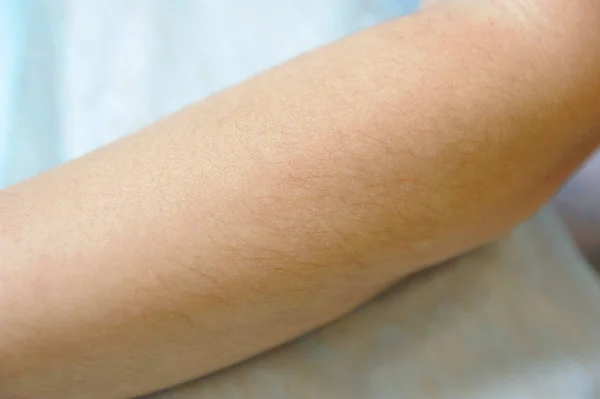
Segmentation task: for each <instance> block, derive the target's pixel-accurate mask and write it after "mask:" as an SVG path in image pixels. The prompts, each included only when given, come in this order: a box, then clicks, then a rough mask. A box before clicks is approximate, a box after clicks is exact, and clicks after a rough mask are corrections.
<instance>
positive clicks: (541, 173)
mask: <svg viewBox="0 0 600 399" xmlns="http://www.w3.org/2000/svg"><path fill="white" fill-rule="evenodd" d="M544 29H546V28H543V27H540V28H538V27H536V28H535V29H526V28H524V27H523V24H522V21H520V19H519V18H516V17H515V14H513V13H511V12H506V11H496V9H495V8H486V7H485V6H482V7H481V9H480V10H479V12H478V13H475V14H474V13H468V14H467V13H464V12H462V10H459V9H452V10H446V9H436V10H432V11H431V12H428V13H424V14H421V15H416V16H412V17H409V18H406V19H403V20H400V21H394V22H392V23H389V24H386V25H382V26H379V27H376V28H374V29H371V30H369V31H366V32H363V33H361V34H359V35H357V36H354V37H352V38H349V39H347V40H343V41H341V42H339V43H337V44H334V45H332V46H329V47H327V48H324V49H322V50H319V51H316V52H314V53H311V54H309V55H307V56H304V57H301V58H299V59H297V60H294V61H292V62H291V63H288V64H286V65H284V66H282V67H279V68H277V69H275V70H273V71H271V72H269V73H267V74H265V75H262V76H260V77H257V78H255V79H253V80H251V81H249V82H247V83H245V84H243V85H240V86H238V87H235V88H232V89H230V90H227V91H225V92H223V93H220V94H217V95H215V96H213V97H211V98H209V99H208V100H206V101H204V102H203V103H200V104H198V105H196V106H193V107H191V108H189V109H187V110H184V111H182V112H180V113H179V114H177V115H174V116H172V117H170V118H167V119H165V120H163V121H161V122H160V123H158V124H156V125H154V126H151V127H150V128H148V129H145V130H144V131H143V132H141V133H139V134H137V135H134V136H131V137H130V138H128V139H126V140H122V141H120V142H118V143H115V144H114V145H112V146H109V147H107V148H105V149H103V150H101V151H98V152H96V153H93V154H91V155H89V156H87V157H84V158H82V159H79V160H76V161H74V162H72V163H70V164H67V165H65V166H63V167H61V168H58V169H56V170H54V171H52V172H50V173H47V174H45V175H42V176H40V177H37V178H35V179H33V180H31V181H28V182H25V183H22V184H20V185H17V186H14V187H12V188H9V189H7V190H5V191H4V192H2V193H1V194H0V195H1V196H2V225H1V227H0V228H1V231H0V232H1V236H0V254H1V255H0V256H2V260H1V261H2V266H1V269H0V274H1V275H2V279H1V280H2V282H1V283H0V284H1V291H0V354H2V356H3V358H2V359H0V386H2V387H3V388H0V396H1V395H2V394H4V393H3V392H2V389H6V390H8V393H9V394H13V393H14V394H15V395H17V394H18V395H21V396H25V397H32V398H33V397H44V398H47V399H52V398H61V399H68V398H77V399H81V398H96V397H101V398H112V397H114V398H120V397H128V396H133V395H136V394H140V393H143V392H147V391H151V390H154V389H158V388H161V387H165V386H168V385H171V384H175V383H178V382H181V381H184V380H186V379H191V378H193V377H196V376H199V375H202V374H206V373H208V372H211V371H213V370H215V369H218V368H221V367H224V366H226V365H229V364H231V363H234V362H236V361H239V360H242V359H244V358H247V357H249V356H251V355H253V354H256V353H258V352H260V351H263V350H265V349H267V348H269V347H272V346H274V345H277V344H280V343H282V342H285V341H286V340H289V339H291V338H293V337H295V336H297V335H299V334H301V333H302V332H304V331H307V330H308V329H311V328H314V327H316V326H318V325H321V324H323V323H325V322H326V321H328V320H331V319H332V318H334V317H337V316H339V315H341V314H343V313H344V312H346V311H348V310H350V309H351V308H352V307H354V306H356V305H357V304H359V303H360V302H362V301H364V300H365V299H367V298H369V297H370V296H372V295H374V294H375V293H377V292H379V291H380V290H381V289H383V288H384V287H386V286H387V285H389V284H391V283H392V282H394V281H395V280H396V279H398V278H400V277H402V276H404V275H406V274H407V273H410V272H412V271H414V270H416V269H418V268H419V267H422V266H424V265H430V264H434V263H436V262H438V261H441V260H443V259H445V258H447V257H449V256H452V255H455V254H457V253H459V252H461V251H465V250H468V249H470V248H472V247H474V246H477V245H479V244H481V243H483V242H485V241H487V240H490V239H492V238H494V237H496V236H497V235H498V234H501V233H502V232H503V231H505V230H506V229H508V228H510V227H511V226H513V225H514V224H515V223H517V222H518V221H519V220H521V219H522V218H524V217H526V216H528V215H529V214H530V213H531V212H532V211H534V210H535V209H536V208H537V207H538V206H539V205H540V204H541V203H542V202H543V201H545V200H546V199H547V198H548V197H549V196H550V195H551V194H552V193H553V192H554V190H555V189H556V188H557V187H558V185H559V184H560V183H561V182H562V180H563V179H564V178H565V177H566V176H567V175H568V174H569V173H570V172H571V170H572V169H573V168H574V167H576V166H577V164H578V163H579V162H580V161H581V160H582V159H583V158H584V157H585V155H586V154H587V153H589V152H590V151H591V150H592V148H593V146H594V145H595V144H596V142H597V139H596V138H594V137H592V135H591V134H588V132H589V131H590V129H591V127H592V126H593V125H594V124H595V123H596V122H597V120H596V115H595V114H596V110H597V109H598V105H600V98H598V93H597V92H596V90H595V88H596V87H600V86H599V84H600V77H599V76H598V72H599V70H600V69H599V68H598V67H599V65H598V64H600V62H599V61H600V60H599V57H598V54H595V53H594V52H590V48H594V47H593V46H592V45H595V46H596V48H600V44H599V43H598V41H597V40H596V41H595V42H593V43H590V41H592V39H591V38H585V39H586V40H584V41H583V42H582V41H578V42H576V43H575V45H573V43H570V42H569V41H568V40H569V38H568V37H565V32H566V33H569V34H571V32H575V30H573V31H571V30H566V31H563V30H561V29H562V27H561V28H552V29H550V28H548V32H549V35H551V36H548V37H544V36H543V35H542V36H540V34H539V31H543V30H544ZM565 29H567V28H565ZM573 34H574V33H573ZM552 35H554V36H552ZM596 37H598V36H596ZM573 57H574V59H573ZM511 164H512V165H520V166H519V172H518V173H514V171H515V169H512V170H511V169H510V168H508V165H511ZM537 182H539V184H538V183H537ZM5 387H6V388H5Z"/></svg>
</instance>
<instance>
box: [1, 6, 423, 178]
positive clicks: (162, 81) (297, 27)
mask: <svg viewBox="0 0 600 399" xmlns="http://www.w3.org/2000/svg"><path fill="white" fill-rule="evenodd" d="M417 3H418V0H280V1H272V0H219V1H213V0H0V59H1V60H2V62H0V187H2V186H5V185H8V184H11V183H14V182H16V181H19V180H21V179H24V178H26V177H29V176H32V175H34V174H36V173H39V172H41V171H43V170H46V169H48V168H50V167H52V166H55V165H57V164H59V163H61V162H64V161H66V160H68V159H70V158H73V157H76V156H79V155H81V154H83V153H85V152H87V151H90V150H92V149H94V148H96V147H98V146H100V145H102V144H105V143H107V142H110V141H112V140H114V139H116V138H118V137H120V136H123V135H125V134H128V133H131V132H133V131H135V130H137V129H139V128H140V127H141V126H143V125H145V124H147V123H150V122H151V121H153V120H155V119H157V118H159V117H161V116H163V115H165V114H167V113H170V112H172V111H174V110H176V109H178V108H180V107H182V106H183V105H185V104H187V103H190V102H193V101H197V100H198V99H201V98H203V97H205V96H206V95H208V94H210V93H211V92H214V91H216V90H219V89H221V88H223V87H225V86H227V85H230V84H232V83H235V82H238V81H240V80H243V79H245V78H247V77H248V76H250V75H252V74H254V73H256V72H258V71H261V70H263V69H265V68H268V67H270V66H272V65H274V64H277V63H279V62H281V61H283V60H285V59H288V58H291V57H293V56H294V55H296V54H298V53H301V52H303V51H306V50H309V49H311V48H314V47H316V46H319V45H321V44H323V43H326V42H329V41H331V40H334V39H336V38H338V37H340V36H343V35H346V34H348V33H350V32H352V31H354V30H356V29H359V28H362V27H365V26H368V25H371V24H373V23H376V22H378V21H381V20H382V19H385V18H390V17H393V16H396V15H400V14H404V13H407V12H410V11H412V10H414V9H415V8H416V6H417Z"/></svg>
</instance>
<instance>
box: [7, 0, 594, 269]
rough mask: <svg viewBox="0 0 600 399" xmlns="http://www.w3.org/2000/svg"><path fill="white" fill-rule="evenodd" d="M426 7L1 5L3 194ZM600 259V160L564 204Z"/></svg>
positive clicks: (166, 1)
mask: <svg viewBox="0 0 600 399" xmlns="http://www.w3.org/2000/svg"><path fill="white" fill-rule="evenodd" d="M417 6H418V0H277V1H274V0H0V188H1V187H4V186H7V185H10V184H13V183H15V182H18V181H19V180H22V179H25V178H28V177H31V176H33V175H35V174H37V173H40V172H42V171H44V170H47V169H49V168H51V167H54V166H56V165H58V164H60V163H62V162H65V161H68V160H69V159H72V158H74V157H78V156H80V155H82V154H84V153H86V152H89V151H91V150H93V149H95V148H97V147H99V146H101V145H103V144H106V143H108V142H110V141H113V140H115V139H117V138H118V137H120V136H123V135H126V134H129V133H132V132H135V131H136V130H138V129H139V128H141V127H142V126H144V125H146V124H148V123H151V122H152V121H154V120H156V119H158V118H160V117H161V116H164V115H166V114H168V113H171V112H173V111H176V110H177V109H179V108H181V107H183V106H184V105H186V104H189V103H191V102H194V101H198V100H200V99H202V98H204V97H206V96H207V95H209V94H210V93H213V92H215V91H217V90H220V89H222V88H224V87H226V86H228V85H231V84H234V83H236V82H239V81H241V80H243V79H245V78H247V77H249V76H251V75H253V74H255V73H257V72H260V71H262V70H264V69H267V68H269V67H271V66H273V65H276V64H278V63H280V62H282V61H284V60H286V59H289V58H291V57H293V56H295V55H297V54H299V53H302V52H305V51H308V50H310V49H312V48H314V47H317V46H320V45H322V44H325V43H328V42H331V41H333V40H335V39H337V38H339V37H342V36H344V35H347V34H350V33H352V32H354V31H356V30H358V29H361V28H364V27H367V26H369V25H372V24H375V23H378V22H380V21H382V20H385V19H389V18H393V17H397V16H400V15H404V14H407V13H409V12H412V11H414V10H416V8H417ZM557 203H558V204H559V206H560V209H561V211H562V214H563V216H564V217H565V219H566V221H567V224H568V226H569V227H570V228H571V230H572V231H573V233H574V235H575V237H576V238H577V240H578V242H579V243H580V245H581V246H582V248H583V249H584V251H585V252H586V254H587V255H588V256H589V257H590V258H593V259H594V260H595V261H596V262H598V263H600V158H598V157H597V158H596V159H595V160H594V161H592V162H591V163H590V166H589V167H588V168H587V169H586V170H584V172H583V173H582V174H580V177H579V178H578V179H575V180H573V181H572V182H571V183H570V184H569V185H567V188H566V189H565V190H564V191H563V193H562V194H561V195H560V196H559V199H558V202H557Z"/></svg>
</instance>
